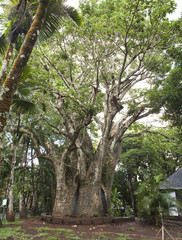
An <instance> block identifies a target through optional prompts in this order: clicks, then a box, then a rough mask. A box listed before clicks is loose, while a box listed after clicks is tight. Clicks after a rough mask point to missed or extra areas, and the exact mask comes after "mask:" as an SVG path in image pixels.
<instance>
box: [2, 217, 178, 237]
mask: <svg viewBox="0 0 182 240" xmlns="http://www.w3.org/2000/svg"><path fill="white" fill-rule="evenodd" d="M18 226H19V227H21V231H23V232H24V237H22V236H21V237H20V238H18V237H14V236H10V237H8V238H1V237H0V239H8V240H44V239H45V240H46V239H47V240H56V239H62V240H68V239H70V240H72V239H87V240H97V239H102V240H114V239H115V240H132V239H136V240H139V239H140V240H151V239H162V235H161V232H159V231H160V229H161V228H160V227H157V226H153V225H148V224H145V223H142V222H140V221H138V220H133V221H132V222H125V223H122V224H114V223H111V224H103V225H59V224H52V223H48V222H44V221H42V220H40V219H39V218H28V219H27V220H24V221H22V222H21V224H20V225H18ZM13 227H14V228H16V227H17V226H16V225H4V227H3V229H6V228H13ZM1 229H2V228H0V235H1ZM165 229H166V230H167V231H168V233H169V234H170V235H171V237H170V235H168V234H167V233H166V232H165V239H166V240H167V239H175V240H182V222H181V223H180V222H178V223H177V222H166V223H165ZM158 232H159V234H158V236H157V237H156V235H157V233H158ZM155 237H156V238H155Z"/></svg>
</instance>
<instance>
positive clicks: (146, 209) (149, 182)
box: [136, 175, 173, 224]
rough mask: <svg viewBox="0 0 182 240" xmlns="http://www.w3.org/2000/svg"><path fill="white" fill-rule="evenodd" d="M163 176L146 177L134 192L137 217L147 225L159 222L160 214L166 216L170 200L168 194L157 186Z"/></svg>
mask: <svg viewBox="0 0 182 240" xmlns="http://www.w3.org/2000/svg"><path fill="white" fill-rule="evenodd" d="M161 180H163V176H161V175H157V176H155V177H152V178H151V177H150V176H146V177H145V179H144V181H143V182H141V183H140V184H139V187H138V189H137V191H136V195H137V209H138V216H139V217H140V218H142V219H143V220H144V221H146V222H148V223H157V224H159V223H160V222H161V216H160V213H163V215H164V216H165V215H168V209H169V206H170V203H173V201H172V202H171V200H172V199H170V197H169V196H168V193H163V192H161V191H160V189H159V186H160V183H161Z"/></svg>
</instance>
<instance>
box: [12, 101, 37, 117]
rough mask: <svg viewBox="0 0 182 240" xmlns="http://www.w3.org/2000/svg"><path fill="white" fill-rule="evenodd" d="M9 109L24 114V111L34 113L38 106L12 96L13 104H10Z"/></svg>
mask: <svg viewBox="0 0 182 240" xmlns="http://www.w3.org/2000/svg"><path fill="white" fill-rule="evenodd" d="M11 110H12V111H13V112H21V113H23V114H24V113H35V112H37V111H38V108H37V107H36V105H35V104H34V103H33V102H30V101H28V100H22V99H18V98H14V99H13V104H12V106H11Z"/></svg>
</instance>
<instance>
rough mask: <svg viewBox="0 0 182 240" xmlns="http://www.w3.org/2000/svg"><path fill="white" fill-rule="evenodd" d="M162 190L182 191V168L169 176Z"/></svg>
mask: <svg viewBox="0 0 182 240" xmlns="http://www.w3.org/2000/svg"><path fill="white" fill-rule="evenodd" d="M160 189H182V168H179V169H178V171H176V172H175V173H173V174H172V175H171V176H169V177H168V178H167V181H166V183H164V184H163V185H162V186H161V187H160Z"/></svg>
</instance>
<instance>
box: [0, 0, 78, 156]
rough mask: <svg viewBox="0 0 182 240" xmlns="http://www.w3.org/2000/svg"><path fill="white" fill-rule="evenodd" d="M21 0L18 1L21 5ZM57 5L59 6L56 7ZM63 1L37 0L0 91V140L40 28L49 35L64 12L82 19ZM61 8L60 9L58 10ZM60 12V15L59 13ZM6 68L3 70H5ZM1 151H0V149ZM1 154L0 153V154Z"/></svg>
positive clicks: (56, 26) (76, 19) (75, 19)
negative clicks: (28, 26)
mask: <svg viewBox="0 0 182 240" xmlns="http://www.w3.org/2000/svg"><path fill="white" fill-rule="evenodd" d="M21 3H22V1H20V4H19V5H21ZM58 6H59V8H58ZM63 6H64V5H63V2H62V1H61V2H59V3H58V2H57V3H54V2H51V1H50V0H44V1H39V3H38V7H37V10H36V15H35V17H34V20H33V22H32V24H31V26H30V28H29V30H28V32H27V34H26V36H25V40H24V43H23V44H22V46H21V48H20V50H19V53H18V55H17V57H16V59H15V61H14V63H13V65H12V67H11V70H10V72H9V74H8V75H7V77H6V79H5V80H4V82H3V84H2V87H1V93H0V141H2V132H3V130H4V127H5V126H6V119H7V114H8V113H9V110H10V107H11V104H12V100H13V95H14V93H15V91H16V89H17V84H18V82H19V79H20V77H21V75H22V72H23V70H24V68H25V66H26V65H27V63H28V60H29V57H30V55H31V53H32V50H33V48H34V46H35V43H36V41H37V39H38V36H39V33H40V31H41V30H42V29H44V30H45V33H44V34H41V37H42V38H44V36H50V35H52V33H53V32H54V31H55V30H56V29H57V28H58V24H59V23H60V17H61V16H62V15H63V13H64V15H65V14H67V16H69V17H70V18H72V19H73V20H74V21H75V22H76V23H77V24H78V25H81V23H82V21H81V18H80V16H79V14H78V12H77V11H76V10H75V9H74V8H72V7H65V8H63ZM60 10H61V11H60ZM52 11H53V12H52ZM61 14H62V15H61ZM7 67H8V66H7V65H6V69H5V70H3V71H5V72H6V70H7ZM0 152H1V151H0ZM0 155H1V154H0Z"/></svg>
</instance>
